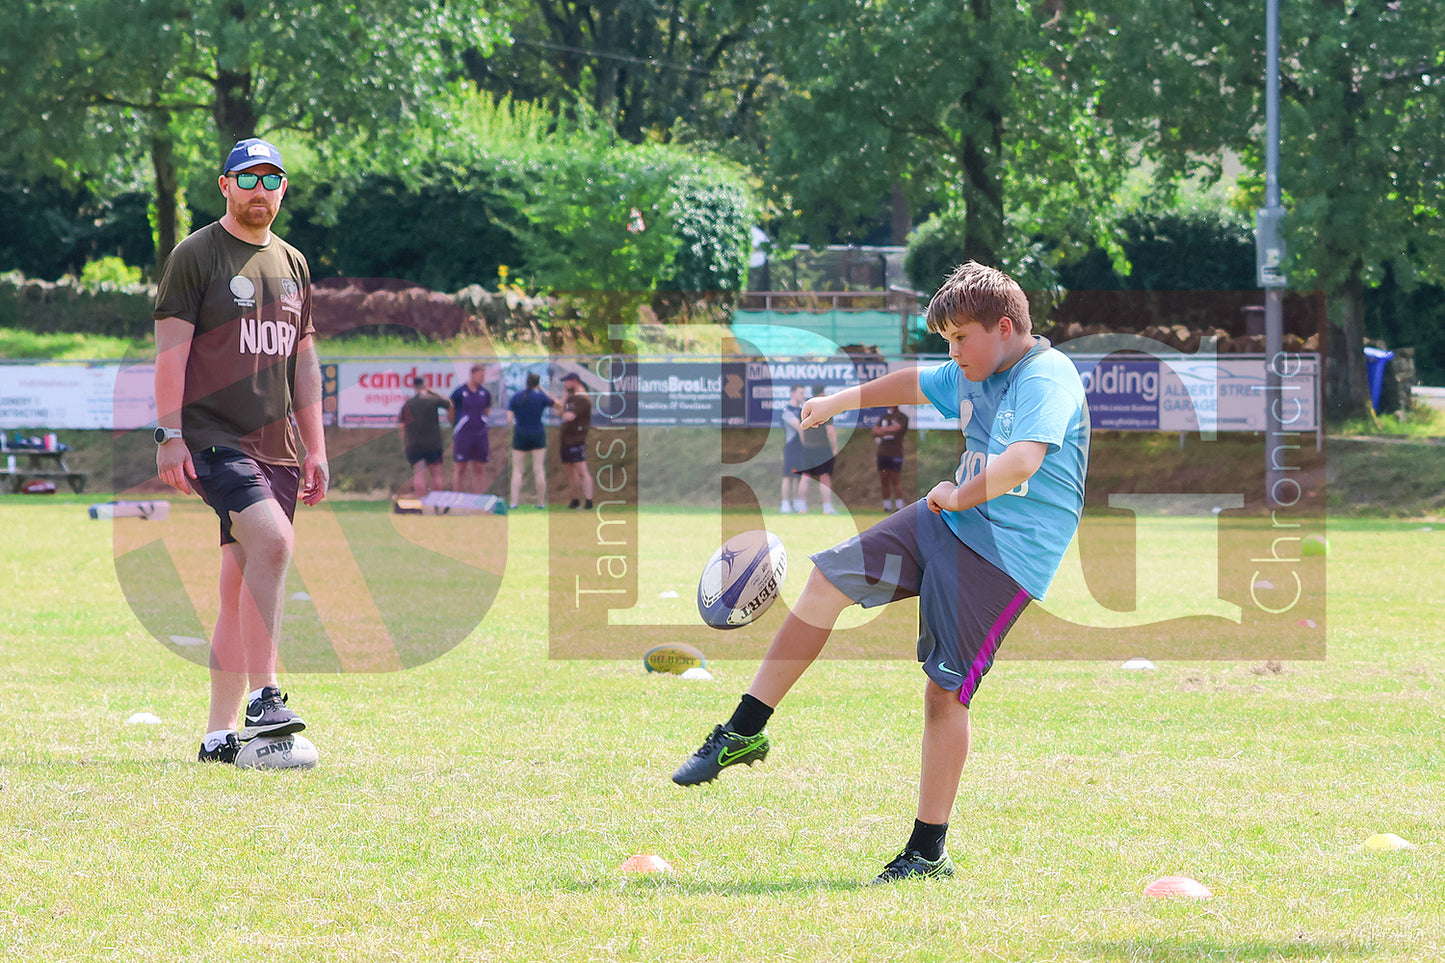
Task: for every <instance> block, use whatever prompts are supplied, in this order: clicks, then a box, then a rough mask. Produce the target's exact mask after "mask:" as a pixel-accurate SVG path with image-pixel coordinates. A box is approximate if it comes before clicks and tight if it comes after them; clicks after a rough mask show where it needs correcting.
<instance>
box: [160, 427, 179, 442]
mask: <svg viewBox="0 0 1445 963" xmlns="http://www.w3.org/2000/svg"><path fill="white" fill-rule="evenodd" d="M179 437H181V430H180V429H179V428H157V429H156V444H157V445H164V444H165V443H166V442H168V441H170V440H171V439H172V438H179Z"/></svg>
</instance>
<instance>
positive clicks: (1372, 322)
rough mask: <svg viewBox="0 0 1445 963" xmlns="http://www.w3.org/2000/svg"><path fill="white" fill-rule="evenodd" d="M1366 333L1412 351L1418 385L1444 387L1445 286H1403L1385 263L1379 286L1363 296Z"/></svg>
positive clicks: (1388, 264) (1393, 271)
mask: <svg viewBox="0 0 1445 963" xmlns="http://www.w3.org/2000/svg"><path fill="white" fill-rule="evenodd" d="M1365 333H1366V335H1368V336H1369V337H1371V338H1379V339H1381V340H1383V341H1384V342H1385V343H1386V344H1387V345H1390V346H1391V347H1413V348H1414V349H1415V374H1416V377H1417V379H1418V380H1419V382H1420V383H1421V384H1427V385H1445V286H1442V285H1439V284H1415V285H1413V286H1408V287H1407V286H1404V285H1402V284H1400V282H1399V280H1398V279H1397V278H1396V273H1395V266H1394V263H1393V262H1388V261H1387V262H1386V263H1385V265H1384V277H1383V278H1382V279H1381V282H1380V285H1379V286H1378V287H1376V288H1373V289H1371V290H1369V291H1367V292H1365Z"/></svg>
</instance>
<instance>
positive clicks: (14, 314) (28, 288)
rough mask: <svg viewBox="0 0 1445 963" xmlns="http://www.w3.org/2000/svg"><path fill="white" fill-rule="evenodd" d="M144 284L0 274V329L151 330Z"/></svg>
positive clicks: (131, 333) (133, 333) (111, 333)
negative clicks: (88, 284)
mask: <svg viewBox="0 0 1445 963" xmlns="http://www.w3.org/2000/svg"><path fill="white" fill-rule="evenodd" d="M153 299H154V295H153V293H152V292H151V291H150V289H149V288H147V287H144V286H141V285H133V286H125V287H122V286H112V285H102V286H100V287H99V288H98V289H94V290H92V289H87V288H83V287H80V286H78V285H76V284H74V283H68V282H63V283H60V284H49V283H47V282H44V281H32V280H28V279H26V278H25V277H23V276H21V275H20V274H19V273H18V272H11V273H10V274H0V328H20V329H24V330H27V331H38V332H45V333H56V332H70V333H78V334H98V335H105V336H108V337H113V338H138V337H145V336H146V335H149V334H151V333H152V331H153V328H154V325H153V323H152V321H151V306H152V301H153Z"/></svg>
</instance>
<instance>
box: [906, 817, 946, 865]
mask: <svg viewBox="0 0 1445 963" xmlns="http://www.w3.org/2000/svg"><path fill="white" fill-rule="evenodd" d="M947 835H948V823H943V824H942V825H935V824H933V823H925V822H919V821H918V820H917V819H915V820H913V835H912V836H909V837H908V847H907V848H908V849H911V850H913V851H914V852H916V853H918V854H919V855H921V856H922V857H923V858H924V859H926V860H929V861H930V862H931V861H933V860H935V859H938V857H940V856H942V855H943V837H945V836H947Z"/></svg>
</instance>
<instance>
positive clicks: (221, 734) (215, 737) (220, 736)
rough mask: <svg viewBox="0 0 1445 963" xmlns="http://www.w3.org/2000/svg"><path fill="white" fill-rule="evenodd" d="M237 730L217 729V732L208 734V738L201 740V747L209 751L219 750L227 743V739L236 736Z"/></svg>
mask: <svg viewBox="0 0 1445 963" xmlns="http://www.w3.org/2000/svg"><path fill="white" fill-rule="evenodd" d="M235 733H236V730H235V729H217V730H216V731H215V732H208V733H206V738H205V739H203V740H201V745H202V746H204V747H205V748H207V749H213V750H214V749H219V748H221V746H222V745H223V744H224V743H225V741H226V737H227V736H231V735H235Z"/></svg>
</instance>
